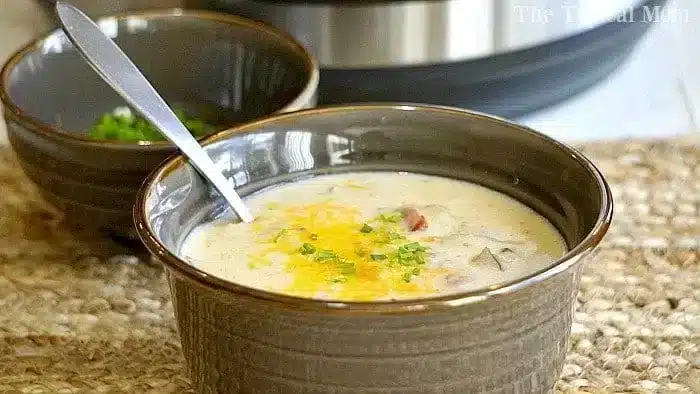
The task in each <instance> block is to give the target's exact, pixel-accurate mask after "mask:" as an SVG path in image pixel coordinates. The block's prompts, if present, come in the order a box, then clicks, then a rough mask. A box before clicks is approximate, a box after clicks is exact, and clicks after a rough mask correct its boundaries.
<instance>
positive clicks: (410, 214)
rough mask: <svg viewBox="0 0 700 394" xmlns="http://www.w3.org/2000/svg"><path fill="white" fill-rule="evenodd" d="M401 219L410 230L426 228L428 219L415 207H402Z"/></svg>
mask: <svg viewBox="0 0 700 394" xmlns="http://www.w3.org/2000/svg"><path fill="white" fill-rule="evenodd" d="M403 221H404V223H405V224H406V226H408V228H409V229H410V230H411V231H418V230H424V229H426V228H428V219H426V218H425V216H423V215H422V214H421V213H420V211H418V210H417V209H416V208H404V209H403Z"/></svg>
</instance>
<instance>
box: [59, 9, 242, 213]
mask: <svg viewBox="0 0 700 394" xmlns="http://www.w3.org/2000/svg"><path fill="white" fill-rule="evenodd" d="M56 12H57V13H58V17H59V19H60V21H61V24H62V25H63V31H64V32H65V33H66V35H67V36H68V38H69V39H70V40H71V42H72V43H73V45H75V47H76V48H78V51H79V52H80V54H81V55H82V56H83V58H85V60H87V62H88V63H89V64H90V65H91V66H92V68H94V69H95V71H97V73H98V74H99V75H100V77H102V79H104V80H105V81H106V82H107V83H108V84H109V85H110V86H111V87H112V89H114V90H115V91H116V92H117V93H119V95H121V96H122V97H123V98H124V99H125V100H126V101H127V102H128V103H129V104H131V106H133V107H134V109H136V110H137V111H138V112H140V113H141V114H142V115H143V116H144V117H145V118H146V119H148V120H149V121H150V122H151V123H153V125H154V126H156V128H158V130H160V132H161V133H162V134H163V135H164V136H165V137H166V138H167V139H168V140H170V142H172V143H173V144H175V145H176V146H177V147H178V148H180V151H182V153H183V154H184V155H185V156H186V157H187V158H188V159H189V160H190V162H191V163H192V164H193V165H194V167H195V168H196V169H197V170H198V171H199V172H200V173H201V174H202V175H203V176H204V177H205V178H206V179H208V180H209V182H211V183H212V185H214V188H216V190H218V191H219V193H221V195H222V196H223V197H224V199H225V200H226V201H227V202H228V203H229V205H231V208H233V210H234V212H236V213H237V214H238V216H239V217H240V218H241V220H242V221H244V222H246V223H250V222H252V221H253V215H252V214H251V213H250V210H248V208H247V207H246V206H245V204H243V201H242V200H241V198H240V197H239V196H238V193H236V191H235V190H234V188H233V186H232V185H231V184H230V183H229V182H228V181H227V180H226V177H224V175H223V174H222V173H221V171H220V170H219V169H218V168H216V165H215V164H214V162H213V161H212V160H211V158H210V157H209V155H208V154H207V153H206V152H205V151H204V149H202V147H201V146H200V145H199V143H198V142H197V140H196V139H195V138H194V137H193V136H192V134H190V132H189V131H188V130H187V128H186V127H185V126H184V125H183V124H182V123H181V122H180V120H179V119H178V118H177V116H176V115H175V114H174V113H173V111H172V110H171V109H170V107H169V106H168V105H167V104H166V103H165V101H164V100H163V99H162V98H161V97H160V95H159V94H158V92H156V90H155V89H154V88H153V86H151V84H150V83H149V82H148V80H147V79H146V77H144V76H143V74H142V73H141V71H139V69H138V68H137V67H136V66H135V65H134V63H132V62H131V60H129V58H128V57H127V56H126V54H124V52H122V50H121V49H120V48H119V47H118V46H117V44H116V43H114V41H112V40H111V39H110V38H109V37H107V35H105V34H104V33H103V32H102V30H100V28H99V27H98V26H97V25H96V24H95V23H94V22H93V21H92V20H91V19H90V18H88V17H87V16H86V15H85V14H84V13H83V12H82V11H80V10H79V9H77V8H75V7H74V6H72V5H70V4H66V3H64V2H62V1H59V2H57V3H56Z"/></svg>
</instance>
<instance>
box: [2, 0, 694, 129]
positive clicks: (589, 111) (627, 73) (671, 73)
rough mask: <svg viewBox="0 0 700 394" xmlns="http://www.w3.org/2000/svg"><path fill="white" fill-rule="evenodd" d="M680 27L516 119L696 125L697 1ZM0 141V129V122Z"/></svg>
mask: <svg viewBox="0 0 700 394" xmlns="http://www.w3.org/2000/svg"><path fill="white" fill-rule="evenodd" d="M667 7H669V8H673V9H676V10H681V11H683V12H684V13H685V15H687V16H688V20H687V21H676V22H665V21H656V22H654V26H653V27H652V29H651V31H650V32H649V33H648V34H647V36H646V37H645V38H644V39H643V41H642V42H641V43H640V44H639V45H638V47H637V48H636V50H635V51H634V53H633V54H632V55H631V56H630V58H629V59H628V60H627V62H626V63H625V64H623V66H622V67H620V68H619V69H618V70H617V71H615V72H614V74H612V75H611V76H610V77H609V78H608V79H607V80H605V81H603V82H602V83H600V84H599V85H597V86H594V87H593V88H591V89H589V90H587V91H585V92H583V93H581V94H579V95H577V96H575V97H573V98H571V99H569V100H567V101H566V102H563V103H561V104H559V105H557V106H555V107H551V108H548V109H546V110H543V111H540V112H538V113H535V114H531V115H529V116H527V117H524V118H522V119H516V120H518V121H521V122H523V123H525V124H527V125H529V126H532V127H534V128H535V129H537V130H540V131H542V132H544V133H546V134H549V135H550V136H552V137H554V138H557V139H560V140H563V141H581V140H584V141H585V140H599V139H620V138H629V137H641V138H646V137H666V136H673V135H677V134H682V133H685V132H688V131H690V130H695V129H696V124H695V123H696V120H697V119H700V29H699V28H698V24H699V23H700V2H696V1H693V0H671V1H670V3H669V4H668V6H667ZM46 25H47V20H46V17H45V15H44V14H43V13H41V12H40V9H39V6H38V5H37V3H36V2H35V1H33V0H11V5H10V1H9V0H4V6H3V10H2V12H0V59H1V60H3V61H4V60H5V59H6V58H7V57H8V56H9V55H10V54H11V53H12V52H13V51H15V50H16V49H17V48H19V47H20V46H21V45H22V44H23V43H25V42H27V41H29V40H30V39H32V38H33V37H35V36H36V35H37V34H38V32H40V31H41V30H42V29H45V26H46ZM0 134H2V135H4V134H5V133H4V125H3V124H2V120H0Z"/></svg>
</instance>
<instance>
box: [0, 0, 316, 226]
mask: <svg viewBox="0 0 700 394" xmlns="http://www.w3.org/2000/svg"><path fill="white" fill-rule="evenodd" d="M97 23H98V24H99V25H100V27H101V28H102V30H103V31H104V32H106V33H107V34H108V35H109V36H110V37H112V38H113V39H114V40H115V41H116V42H117V44H118V45H119V46H120V47H121V48H122V49H123V50H124V51H125V52H126V54H127V55H129V56H130V57H131V58H132V59H133V61H134V63H136V65H137V66H139V67H140V68H141V69H142V70H143V72H144V74H145V75H146V77H147V78H148V79H149V80H150V81H151V82H152V83H153V85H154V86H155V88H156V89H157V90H158V91H159V92H160V93H161V94H162V95H163V96H164V98H165V99H166V101H168V102H169V104H171V105H173V106H179V107H182V108H184V109H185V110H187V111H188V112H189V113H190V114H192V115H194V116H199V117H201V118H203V119H205V120H207V121H209V122H210V123H214V124H218V125H222V126H224V127H223V128H226V127H230V126H233V125H236V124H239V123H241V122H246V121H250V120H252V119H256V118H258V117H261V116H264V115H269V114H273V113H278V112H287V111H293V110H298V109H302V108H308V107H312V106H314V105H315V103H316V88H317V85H318V68H317V65H316V62H315V60H314V59H313V58H312V57H311V56H310V55H309V53H308V52H307V51H306V50H305V49H304V48H303V47H302V46H300V45H299V44H298V43H297V42H296V41H294V40H293V39H292V38H291V37H290V36H288V35H287V34H284V33H282V32H280V31H278V30H276V29H274V28H271V27H269V26H266V25H264V24H260V23H258V22H253V21H249V20H247V19H244V18H239V17H235V16H231V15H225V14H217V13H210V12H200V11H182V10H178V9H169V10H152V11H139V12H134V13H127V14H118V15H112V16H108V17H104V18H100V19H98V20H97ZM0 99H1V100H2V104H3V106H4V111H5V119H6V121H7V126H8V135H9V139H10V143H11V145H12V147H13V149H14V150H15V152H16V153H17V156H18V157H19V160H20V163H21V165H22V168H23V169H24V171H25V172H26V174H27V175H28V176H29V177H30V178H31V179H32V181H34V183H36V184H37V185H38V186H39V189H40V191H41V193H42V194H43V196H44V197H45V198H46V199H47V200H49V201H50V202H52V203H53V204H55V205H57V206H58V207H59V208H61V209H63V210H64V211H65V212H66V216H67V218H68V219H69V221H70V222H71V223H73V224H76V225H78V226H81V227H89V228H100V229H106V230H109V231H110V232H113V233H116V234H117V235H121V236H131V237H133V236H135V235H134V232H133V218H132V206H133V203H134V198H135V195H136V192H137V190H138V188H139V186H140V185H141V183H142V182H143V180H144V179H145V177H146V176H147V175H148V173H150V172H151V171H152V170H153V169H154V168H155V167H156V166H157V165H158V164H160V163H161V162H162V161H163V160H165V159H166V158H167V157H168V156H169V155H171V154H173V153H175V151H176V150H175V148H174V147H173V146H172V145H171V144H170V143H169V142H153V143H134V142H119V141H95V140H91V139H89V138H88V137H87V135H86V130H87V129H88V128H89V127H90V126H91V125H92V124H93V122H95V121H96V119H98V118H99V117H100V116H101V115H103V114H105V113H107V112H111V111H112V110H114V109H115V108H116V107H119V106H124V105H125V102H124V100H122V99H121V97H119V96H118V95H117V94H116V93H115V92H114V91H113V90H112V89H111V88H110V87H109V86H108V85H107V84H106V83H105V82H104V81H103V80H102V79H100V77H99V76H98V75H97V74H96V73H95V71H93V70H92V69H91V68H90V66H89V65H88V64H87V63H86V62H85V60H83V58H82V57H81V56H80V55H79V53H78V52H77V51H76V50H75V48H74V47H73V45H72V44H71V43H70V41H69V40H68V38H67V37H66V36H65V34H64V33H63V32H62V31H60V30H58V31H54V32H52V33H50V34H49V35H47V36H45V37H42V38H40V39H38V40H37V41H35V42H32V43H30V44H28V45H27V46H25V47H24V48H22V49H21V50H19V51H18V52H17V53H15V54H14V55H13V56H12V57H11V58H10V59H9V60H8V61H7V63H6V64H5V66H4V68H3V69H2V72H1V74H0Z"/></svg>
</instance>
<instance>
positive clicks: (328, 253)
mask: <svg viewBox="0 0 700 394" xmlns="http://www.w3.org/2000/svg"><path fill="white" fill-rule="evenodd" d="M335 257H336V256H335V252H333V251H332V250H320V251H319V252H318V253H316V260H331V259H334V258H335Z"/></svg>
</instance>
